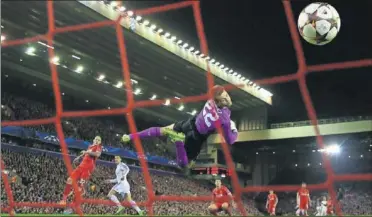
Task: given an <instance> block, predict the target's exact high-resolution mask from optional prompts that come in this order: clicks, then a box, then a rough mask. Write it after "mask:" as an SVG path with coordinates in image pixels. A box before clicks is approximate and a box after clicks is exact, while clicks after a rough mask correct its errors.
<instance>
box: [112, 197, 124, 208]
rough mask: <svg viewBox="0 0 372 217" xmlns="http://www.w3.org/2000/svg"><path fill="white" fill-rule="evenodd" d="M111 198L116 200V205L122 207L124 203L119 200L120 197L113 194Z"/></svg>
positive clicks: (113, 200)
mask: <svg viewBox="0 0 372 217" xmlns="http://www.w3.org/2000/svg"><path fill="white" fill-rule="evenodd" d="M110 200H111V201H112V202H114V203H115V204H116V206H118V207H122V205H121V204H120V201H119V200H118V198H117V197H116V196H115V195H111V196H110Z"/></svg>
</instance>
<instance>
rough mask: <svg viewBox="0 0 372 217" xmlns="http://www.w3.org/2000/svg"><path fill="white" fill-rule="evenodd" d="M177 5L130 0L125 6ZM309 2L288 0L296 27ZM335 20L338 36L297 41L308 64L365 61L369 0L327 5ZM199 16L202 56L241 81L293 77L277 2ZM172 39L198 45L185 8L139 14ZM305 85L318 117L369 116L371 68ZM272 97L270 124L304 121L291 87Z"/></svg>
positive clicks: (216, 5)
mask: <svg viewBox="0 0 372 217" xmlns="http://www.w3.org/2000/svg"><path fill="white" fill-rule="evenodd" d="M173 2H179V1H152V2H151V1H130V2H125V4H126V5H128V7H127V8H128V9H138V8H146V7H151V6H159V5H163V4H168V3H173ZM309 3H310V1H295V2H292V8H293V12H294V15H295V19H296V23H297V17H298V14H299V13H300V11H301V10H302V9H303V8H304V7H305V6H306V5H307V4H309ZM328 3H331V4H332V5H333V6H334V7H335V8H336V10H337V11H338V12H339V14H340V16H341V31H340V33H339V35H338V36H337V37H336V39H335V40H334V41H333V42H331V43H330V44H328V45H325V46H320V47H319V46H314V45H310V44H307V43H306V42H304V41H302V45H303V48H304V51H305V56H306V59H307V63H308V64H324V63H331V62H342V61H349V60H358V59H367V58H372V40H371V39H372V24H371V21H372V15H371V11H372V1H370V0H358V1H354V2H350V1H328ZM201 8H202V16H203V21H204V26H205V31H206V35H207V39H208V45H209V49H210V54H211V56H212V57H213V58H215V59H217V60H218V61H220V62H221V63H223V64H225V65H227V66H228V67H230V68H232V69H234V70H235V71H239V72H240V73H242V74H243V75H244V76H245V77H247V78H249V79H261V78H266V77H271V76H278V75H285V74H289V73H295V72H296V70H297V61H296V58H295V52H294V48H293V44H292V41H291V37H290V33H289V29H288V25H287V20H286V16H285V13H284V8H283V4H282V2H281V1H278V0H266V1H253V0H244V1H238V0H232V1H218V0H204V1H201ZM145 18H147V19H148V20H149V21H150V22H151V23H155V24H157V25H158V26H160V27H162V28H163V29H165V30H167V31H169V32H170V33H172V34H174V35H176V36H178V38H180V39H182V40H184V41H187V42H189V44H193V45H195V46H198V45H199V41H198V38H197V34H196V28H195V22H194V18H193V14H192V9H191V8H185V9H179V10H177V11H170V12H165V13H160V14H154V15H150V16H146V17H145ZM307 84H308V86H309V91H310V93H311V97H312V100H313V102H314V106H315V109H316V110H317V112H318V114H319V117H335V116H341V115H358V114H363V113H368V112H369V111H372V97H371V96H370V94H371V93H372V68H371V67H369V68H367V67H365V68H360V69H347V70H335V71H328V72H319V73H312V74H310V75H308V76H307ZM264 87H265V88H267V89H269V90H270V91H271V92H272V93H273V94H274V98H273V100H274V105H273V106H272V107H271V108H270V119H271V121H274V122H275V121H287V120H303V119H306V112H305V107H304V104H303V101H302V98H301V95H300V93H299V88H298V85H297V83H296V82H289V83H284V84H277V85H270V86H264Z"/></svg>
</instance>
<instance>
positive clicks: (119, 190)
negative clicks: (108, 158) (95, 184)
mask: <svg viewBox="0 0 372 217" xmlns="http://www.w3.org/2000/svg"><path fill="white" fill-rule="evenodd" d="M115 163H116V165H117V166H116V170H115V175H116V178H115V179H109V180H106V181H105V182H106V183H116V184H115V185H114V187H112V188H111V190H110V192H109V193H108V195H107V197H108V198H109V199H110V200H111V201H112V202H114V203H115V204H116V205H117V206H118V211H117V212H116V214H119V213H120V212H122V211H123V210H124V207H123V206H122V205H121V203H120V201H119V200H118V198H117V197H116V194H120V195H121V196H122V197H123V198H125V199H126V200H127V201H128V202H129V204H130V205H131V206H132V208H133V209H135V210H136V211H137V213H138V214H139V215H144V212H143V211H142V210H141V209H140V208H139V207H138V206H137V204H136V202H135V201H134V200H132V196H131V194H130V186H129V183H128V180H127V175H128V173H129V167H128V166H127V165H126V164H125V163H122V162H121V157H120V156H115Z"/></svg>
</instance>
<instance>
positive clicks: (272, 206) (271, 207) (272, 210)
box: [267, 205, 275, 214]
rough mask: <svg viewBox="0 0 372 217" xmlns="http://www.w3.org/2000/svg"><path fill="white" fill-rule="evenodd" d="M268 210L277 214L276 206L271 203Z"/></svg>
mask: <svg viewBox="0 0 372 217" xmlns="http://www.w3.org/2000/svg"><path fill="white" fill-rule="evenodd" d="M267 212H268V213H269V214H275V206H274V205H269V207H268V208H267Z"/></svg>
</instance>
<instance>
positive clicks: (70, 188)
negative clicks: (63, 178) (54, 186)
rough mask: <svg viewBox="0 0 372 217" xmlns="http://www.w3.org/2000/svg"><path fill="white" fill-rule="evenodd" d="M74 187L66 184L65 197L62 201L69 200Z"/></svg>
mask: <svg viewBox="0 0 372 217" xmlns="http://www.w3.org/2000/svg"><path fill="white" fill-rule="evenodd" d="M71 190H72V185H71V184H66V186H65V190H64V191H63V197H62V200H67V197H68V195H69V194H70V193H71Z"/></svg>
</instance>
